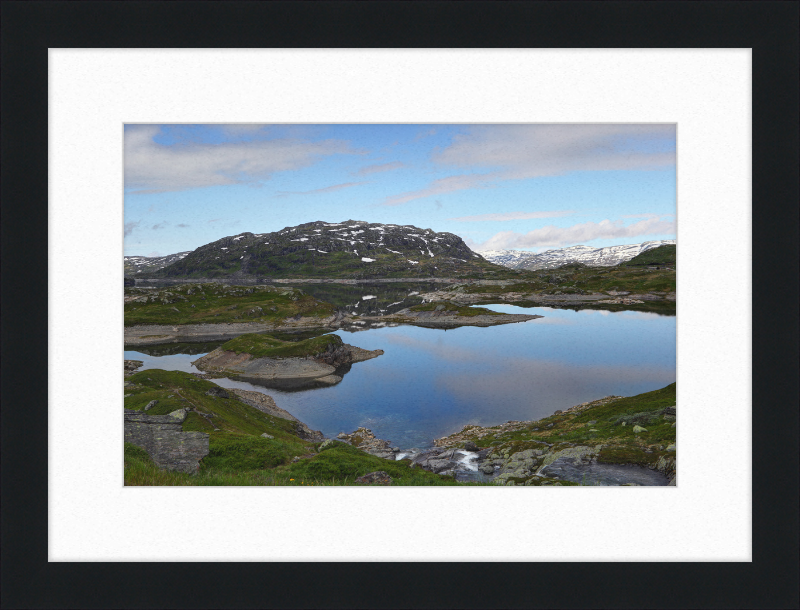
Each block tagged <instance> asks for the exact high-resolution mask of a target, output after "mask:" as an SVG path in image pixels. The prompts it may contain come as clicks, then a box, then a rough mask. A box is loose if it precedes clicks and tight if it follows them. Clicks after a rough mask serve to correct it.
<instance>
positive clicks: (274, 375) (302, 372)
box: [192, 343, 383, 389]
mask: <svg viewBox="0 0 800 610" xmlns="http://www.w3.org/2000/svg"><path fill="white" fill-rule="evenodd" d="M382 354H383V350H380V349H379V350H372V351H370V350H365V349H361V348H359V347H355V346H352V345H348V344H346V343H345V344H342V345H339V346H338V347H336V348H333V347H331V349H329V350H327V351H325V352H322V353H321V354H318V355H317V356H315V357H313V358H312V357H307V358H280V359H279V358H255V357H253V356H252V355H251V354H247V353H244V352H243V353H241V354H237V353H236V352H232V351H228V350H224V349H222V348H217V349H215V350H214V351H212V352H209V353H208V354H206V355H205V356H203V357H202V358H198V359H197V360H195V361H194V362H192V364H194V366H196V367H197V368H198V369H200V370H201V371H206V372H210V373H219V374H222V375H230V376H233V377H237V378H241V379H244V380H247V381H251V382H253V383H257V384H259V385H264V386H267V387H272V388H279V389H296V388H304V387H313V386H325V385H334V384H336V383H339V382H340V381H341V380H342V377H341V375H337V374H335V373H336V371H337V369H339V368H340V367H344V366H346V365H349V364H352V363H353V362H363V361H364V360H369V359H371V358H377V357H378V356H380V355H382Z"/></svg>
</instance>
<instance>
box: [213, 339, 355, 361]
mask: <svg viewBox="0 0 800 610" xmlns="http://www.w3.org/2000/svg"><path fill="white" fill-rule="evenodd" d="M343 343H344V342H343V341H342V339H341V337H339V336H338V335H322V336H319V337H312V338H310V339H305V340H302V341H281V340H280V339H276V338H275V337H271V336H270V335H263V334H247V335H240V336H238V337H236V338H235V339H231V340H230V341H228V342H226V343H223V344H222V345H221V346H220V348H221V349H224V350H227V351H231V352H236V353H237V354H242V353H245V354H251V355H252V356H253V357H255V358H298V357H305V356H315V355H317V354H321V353H323V352H325V351H329V350H331V349H335V348H337V347H339V346H340V345H342V344H343Z"/></svg>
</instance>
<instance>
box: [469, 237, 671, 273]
mask: <svg viewBox="0 0 800 610" xmlns="http://www.w3.org/2000/svg"><path fill="white" fill-rule="evenodd" d="M675 243H676V241H675V240H674V239H660V240H654V241H646V242H642V243H640V244H627V245H621V246H607V247H605V248H593V247H591V246H571V247H569V248H560V249H557V250H547V251H546V252H540V253H538V254H535V253H533V252H525V251H523V250H485V251H482V252H479V254H481V255H482V256H483V258H485V259H486V260H487V261H489V262H491V263H495V264H497V265H503V266H504V267H508V268H510V269H519V270H528V271H536V270H538V269H554V268H556V267H560V266H561V265H566V264H569V263H583V264H584V265H588V266H590V267H611V266H614V265H618V264H620V263H624V262H626V261H629V260H631V259H632V258H633V257H635V256H638V255H639V254H641V253H642V252H647V251H648V250H652V249H653V248H658V247H659V246H664V245H672V244H675Z"/></svg>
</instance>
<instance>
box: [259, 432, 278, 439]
mask: <svg viewBox="0 0 800 610" xmlns="http://www.w3.org/2000/svg"><path fill="white" fill-rule="evenodd" d="M261 437H262V438H275V437H274V436H272V435H271V434H267V433H266V432H264V434H262V435H261Z"/></svg>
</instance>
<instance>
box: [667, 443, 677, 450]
mask: <svg viewBox="0 0 800 610" xmlns="http://www.w3.org/2000/svg"><path fill="white" fill-rule="evenodd" d="M667 451H675V443H672V444H671V445H669V446H668V447H667Z"/></svg>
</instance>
